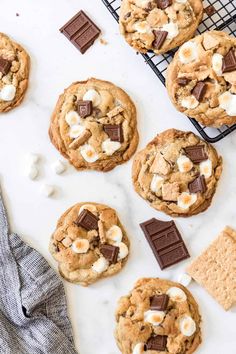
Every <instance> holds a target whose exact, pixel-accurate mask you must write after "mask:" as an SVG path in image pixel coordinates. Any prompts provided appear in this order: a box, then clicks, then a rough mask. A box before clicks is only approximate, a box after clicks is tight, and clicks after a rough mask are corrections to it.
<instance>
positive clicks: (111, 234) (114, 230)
mask: <svg viewBox="0 0 236 354" xmlns="http://www.w3.org/2000/svg"><path fill="white" fill-rule="evenodd" d="M106 237H107V239H108V240H109V241H112V242H114V243H120V242H121V241H122V237H123V234H122V230H121V228H120V227H119V226H117V225H113V226H111V227H110V229H109V230H108V231H107V232H106Z"/></svg>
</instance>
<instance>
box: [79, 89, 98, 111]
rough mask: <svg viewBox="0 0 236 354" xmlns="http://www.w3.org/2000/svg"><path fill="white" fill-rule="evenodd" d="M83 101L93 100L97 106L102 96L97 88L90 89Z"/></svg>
mask: <svg viewBox="0 0 236 354" xmlns="http://www.w3.org/2000/svg"><path fill="white" fill-rule="evenodd" d="M83 101H92V102H93V106H94V107H96V106H99V104H100V103H101V96H100V95H99V93H98V92H97V91H96V90H94V89H90V90H88V91H87V92H86V93H85V94H84V97H83Z"/></svg>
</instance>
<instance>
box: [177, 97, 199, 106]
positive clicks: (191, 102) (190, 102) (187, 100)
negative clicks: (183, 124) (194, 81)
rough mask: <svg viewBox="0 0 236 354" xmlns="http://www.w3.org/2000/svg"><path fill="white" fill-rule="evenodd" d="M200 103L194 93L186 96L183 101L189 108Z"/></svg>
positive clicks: (183, 104) (182, 103) (182, 104)
mask: <svg viewBox="0 0 236 354" xmlns="http://www.w3.org/2000/svg"><path fill="white" fill-rule="evenodd" d="M198 105H199V101H198V100H197V99H196V97H194V96H193V95H191V96H188V97H185V98H183V99H182V101H181V106H182V107H184V108H187V109H194V108H196V107H197V106H198Z"/></svg>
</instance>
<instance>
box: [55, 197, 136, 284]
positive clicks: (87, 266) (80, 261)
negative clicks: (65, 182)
mask: <svg viewBox="0 0 236 354" xmlns="http://www.w3.org/2000/svg"><path fill="white" fill-rule="evenodd" d="M50 252H51V254H52V255H53V257H54V258H55V260H56V261H57V262H58V264H59V271H60V274H61V275H62V277H63V278H65V279H66V280H68V281H69V282H71V283H76V284H80V285H83V286H87V285H89V284H92V283H94V282H95V281H97V280H98V279H100V278H104V277H108V276H110V275H113V274H115V273H117V272H119V271H120V270H121V268H122V267H123V266H124V264H125V263H126V261H127V258H128V254H129V240H128V237H127V235H126V232H125V230H124V228H123V226H122V224H121V222H120V220H119V218H118V216H117V214H116V211H115V210H114V209H112V208H110V207H108V206H107V205H103V204H97V203H90V202H89V203H78V204H76V205H74V206H73V207H72V208H70V209H68V210H67V211H66V212H65V213H64V214H63V215H62V216H61V218H60V219H59V221H58V223H57V227H56V230H55V232H54V233H53V235H52V237H51V242H50Z"/></svg>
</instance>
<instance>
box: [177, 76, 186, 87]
mask: <svg viewBox="0 0 236 354" xmlns="http://www.w3.org/2000/svg"><path fill="white" fill-rule="evenodd" d="M177 83H178V84H179V86H186V85H187V84H188V83H189V80H188V79H186V78H185V77H180V78H179V79H177Z"/></svg>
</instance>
